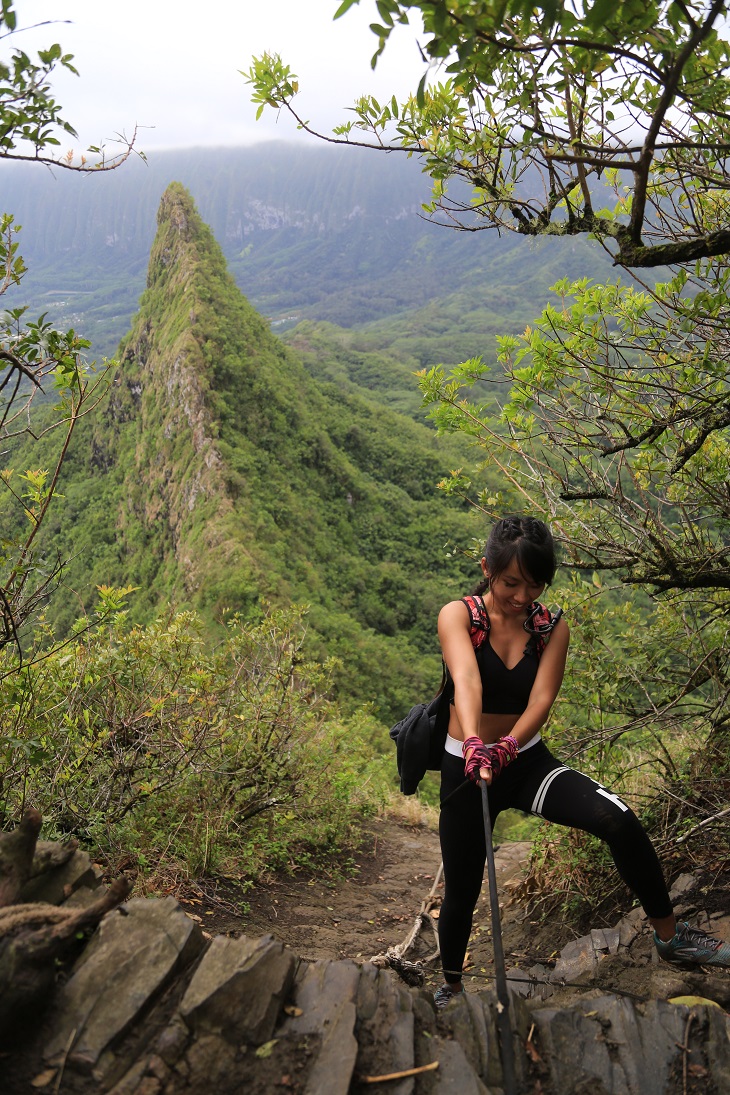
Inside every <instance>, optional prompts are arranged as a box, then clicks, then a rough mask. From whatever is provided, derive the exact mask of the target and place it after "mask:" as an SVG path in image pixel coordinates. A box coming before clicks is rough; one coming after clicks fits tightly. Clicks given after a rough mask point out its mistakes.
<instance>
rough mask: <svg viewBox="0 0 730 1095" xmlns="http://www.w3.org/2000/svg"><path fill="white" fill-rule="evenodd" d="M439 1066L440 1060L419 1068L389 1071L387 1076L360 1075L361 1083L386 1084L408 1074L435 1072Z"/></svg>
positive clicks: (402, 1078)
mask: <svg viewBox="0 0 730 1095" xmlns="http://www.w3.org/2000/svg"><path fill="white" fill-rule="evenodd" d="M438 1067H439V1063H438V1061H431V1062H430V1064H427V1065H419V1066H418V1068H405V1069H403V1071H402V1072H389V1073H388V1074H387V1075H386V1076H359V1077H358V1079H359V1081H360V1083H361V1084H384V1083H385V1082H386V1081H387V1080H405V1079H406V1078H407V1077H408V1076H418V1075H420V1073H422V1072H433V1071H434V1069H436V1068H438Z"/></svg>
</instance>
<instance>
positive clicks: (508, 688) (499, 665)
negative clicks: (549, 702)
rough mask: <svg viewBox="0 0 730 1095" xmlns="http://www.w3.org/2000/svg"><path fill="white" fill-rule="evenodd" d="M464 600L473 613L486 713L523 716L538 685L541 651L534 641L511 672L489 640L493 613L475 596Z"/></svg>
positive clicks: (483, 709)
mask: <svg viewBox="0 0 730 1095" xmlns="http://www.w3.org/2000/svg"><path fill="white" fill-rule="evenodd" d="M462 600H463V603H464V604H465V605H466V607H467V609H468V610H469V619H470V622H471V628H470V633H471V636H472V644H473V646H474V653H475V655H476V659H477V665H478V666H479V676H480V677H481V679H482V714H484V715H521V714H522V712H523V711H524V710H525V708H526V707H527V703H528V701H529V699H530V692H531V691H532V686H533V684H534V683H535V677H536V676H537V668H538V664H539V661H540V653H541V650H539V649H538V648H537V646H536V643H535V642H534V641H533V640H532V639H531V640H530V641H528V643H527V646H526V647H525V651H524V654H523V655H522V658H521V659H520V661H519V662H518V663H517V665H515V666H513V667H512V669H508V668H507V666H506V665H505V664H504V662H503V661H502V659H501V658H500V656H499V654H496V653H495V652H494V650H493V649H492V645H491V643H490V641H489V614H488V613H487V609H486V605H485V604H484V601H483V600H482V598H481V597H473V596H472V597H464V598H462ZM531 607H532V606H531Z"/></svg>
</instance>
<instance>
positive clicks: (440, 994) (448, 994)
mask: <svg viewBox="0 0 730 1095" xmlns="http://www.w3.org/2000/svg"><path fill="white" fill-rule="evenodd" d="M463 995H464V990H463V989H462V990H461V991H460V992H459V991H456V992H455V991H454V989H452V987H451V985H448V984H446V985H442V986H441V988H440V989H436V991H435V993H434V994H433V1003H434V1007H436V1008H437V1009H438V1010H439V1011H440V1010H441V1008H445V1007H446V1005H447V1004H450V1003H451V1001H452V1000H454V999H456V998H457V997H458V996H463Z"/></svg>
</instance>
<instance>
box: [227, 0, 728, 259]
mask: <svg viewBox="0 0 730 1095" xmlns="http://www.w3.org/2000/svg"><path fill="white" fill-rule="evenodd" d="M356 2H358V0H345V2H344V3H343V4H342V5H341V6H340V8H339V9H338V12H337V14H338V15H342V14H344V13H345V12H346V11H347V10H348V9H349V8H350V7H352V6H353V4H354V3H356ZM726 8H727V3H726V0H688V2H685V0H646V2H645V0H593V2H591V0H574V2H572V3H567V4H558V3H554V2H552V0H548V2H544V3H541V4H532V3H526V2H524V0H378V3H377V11H378V18H379V21H378V22H376V23H373V24H372V26H371V29H372V30H373V32H374V33H375V34H376V36H377V37H378V39H379V44H378V49H377V52H376V54H375V56H374V58H373V64H375V62H376V61H377V58H378V56H379V55H380V54H381V53H382V51H383V49H384V48H385V47H386V45H387V42H388V40H389V38H390V36H391V35H392V34H393V32H394V30H395V28H396V26H397V25H398V24H403V23H407V22H409V20H410V19H412V18H413V17H414V16H415V17H418V18H420V19H421V20H422V23H423V31H424V41H423V44H422V47H421V49H422V54H423V56H424V61H425V62H426V64H427V66H428V67H427V68H426V71H425V73H424V77H423V79H422V81H421V84H420V86H419V88H418V90H417V92H416V93H415V94H413V95H412V96H411V97H409V98H408V99H407V100H406V101H405V102H404V103H398V102H397V100H396V99H395V98H392V99H390V100H387V101H385V102H383V103H381V102H379V101H378V100H376V99H375V98H374V97H373V96H363V97H362V98H361V99H359V100H358V101H357V103H356V104H355V105H354V107H353V108H352V109H353V114H354V118H353V119H351V120H350V121H348V122H346V123H345V124H344V125H341V126H339V127H337V128H336V129H335V131H334V136H332V137H327V138H326V139H328V140H335V141H341V142H344V143H358V144H362V143H370V144H371V145H372V146H374V147H379V148H381V149H384V150H387V151H394V150H398V151H404V152H406V153H408V154H409V155H417V156H419V157H420V158H421V159H422V161H423V163H424V165H425V168H426V170H427V171H428V172H429V174H430V175H431V177H432V179H433V201H432V205H431V206H430V209H431V211H432V212H434V213H440V214H441V215H442V220H443V221H444V222H445V223H451V224H454V225H455V226H457V227H460V228H466V229H470V230H477V229H480V228H488V227H496V228H498V229H510V230H513V231H516V232H518V233H521V234H523V235H528V236H534V235H543V234H559V235H565V234H568V235H576V234H579V233H585V232H590V233H592V234H593V235H595V236H596V237H598V238H599V239H601V240H602V241H604V242H605V243H606V245H607V246H608V247H609V249H610V250H611V252H612V253H613V254H614V256H615V260H616V262H617V263H620V264H622V265H624V266H630V267H657V266H664V265H666V264H668V263H675V262H688V261H691V260H693V259H700V258H706V257H708V256H712V255H719V254H725V253H726V252H727V251H728V250H730V230H728V228H727V222H728V204H727V202H728V199H727V190H728V184H729V183H730V175H728V163H727V154H728V149H729V148H730V124H729V123H730V113H729V112H728V109H727V97H728V76H727V67H728V62H729V60H730V42H729V41H728V33H727V24H726V22H725V20H724V18H723V16H724V14H725V10H726ZM434 74H435V75H434ZM247 76H248V79H249V81H250V82H251V83H252V85H253V88H254V92H253V98H254V101H255V102H257V103H258V104H259V110H263V108H264V107H265V106H271V107H274V108H276V109H281V108H284V109H286V110H288V111H289V112H290V113H291V114H292V115H293V116H294V117H295V119H296V121H297V124H298V125H300V126H302V127H303V128H305V129H309V130H310V131H311V129H312V127H310V125H309V123H308V122H307V121H305V119H303V118H302V117H301V116H300V115H299V113H298V111H297V109H296V107H295V105H294V100H295V98H296V96H297V94H298V92H299V81H298V79H297V77H296V75H295V74H294V73H292V71H291V69H290V68H289V66H288V65H286V64H285V63H284V62H283V61H282V60H281V58H280V57H279V56H278V55H275V54H269V55H266V56H264V57H262V58H259V59H255V60H254V62H253V64H252V66H251V68H250V69H249V71H248V73H247ZM319 135H320V136H323V134H319ZM453 179H462V180H464V181H465V182H466V183H467V184H468V186H469V188H470V193H471V197H470V199H469V200H466V201H465V200H463V199H462V198H461V197H459V196H452V194H451V193H450V191H449V185H448V184H449V182H450V181H451V180H453Z"/></svg>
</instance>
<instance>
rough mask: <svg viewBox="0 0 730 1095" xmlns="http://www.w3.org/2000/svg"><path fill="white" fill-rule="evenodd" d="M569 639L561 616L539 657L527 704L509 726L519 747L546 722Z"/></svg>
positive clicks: (559, 680)
mask: <svg viewBox="0 0 730 1095" xmlns="http://www.w3.org/2000/svg"><path fill="white" fill-rule="evenodd" d="M569 642H570V629H569V627H568V625H567V623H566V622H565V619H564V618H561V619H560V620H558V622H557V624H556V625H555V627H554V628H553V631H552V632H551V634H550V640H549V642H548V644H547V646H546V647H545V649H544V651H543V653H542V657H541V658H540V667H539V669H538V671H537V676H536V677H535V683H534V684H533V686H532V689H531V690H530V698H529V700H528V701H527V707H526V708H525V710H524V711H523V712H522V714H521V715H520V717H519V718H518V720H517V722H516V723H515V725H514V727H513V728H512V737H513V738H516V740H517V743H518V745H520V746H523V745H527V743H528V741H530V739H531V738H534V736H535V734H536V733H537V732H538V730H540V729H541V728H542V727H543V726H544V725H545V723H546V721H547V717H548V715H549V714H550V708H551V707H552V705H553V704H554V703H555V699H556V697H557V695H558V692H559V691H560V686H561V684H562V683H563V676H564V675H565V662H566V659H567V656H568V643H569Z"/></svg>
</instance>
